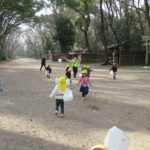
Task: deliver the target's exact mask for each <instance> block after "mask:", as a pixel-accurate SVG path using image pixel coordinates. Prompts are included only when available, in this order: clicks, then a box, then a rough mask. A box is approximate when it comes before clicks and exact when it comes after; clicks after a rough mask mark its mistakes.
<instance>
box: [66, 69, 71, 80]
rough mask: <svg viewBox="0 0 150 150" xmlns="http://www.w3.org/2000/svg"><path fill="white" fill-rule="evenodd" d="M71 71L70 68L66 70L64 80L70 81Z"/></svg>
mask: <svg viewBox="0 0 150 150" xmlns="http://www.w3.org/2000/svg"><path fill="white" fill-rule="evenodd" d="M71 71H72V69H71V68H68V69H67V71H66V78H68V79H70V80H71Z"/></svg>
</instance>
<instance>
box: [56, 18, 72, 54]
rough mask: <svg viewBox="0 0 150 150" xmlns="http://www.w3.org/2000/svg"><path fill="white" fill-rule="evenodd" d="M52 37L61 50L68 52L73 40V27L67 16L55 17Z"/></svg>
mask: <svg viewBox="0 0 150 150" xmlns="http://www.w3.org/2000/svg"><path fill="white" fill-rule="evenodd" d="M54 39H55V40H56V41H58V42H59V44H60V47H61V52H63V53H68V52H69V51H70V50H71V47H72V46H73V45H74V42H75V29H74V25H73V24H72V22H71V21H70V19H69V18H65V17H62V16H61V17H58V18H57V19H56V34H55V36H54Z"/></svg>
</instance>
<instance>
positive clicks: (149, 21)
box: [144, 0, 150, 33]
mask: <svg viewBox="0 0 150 150" xmlns="http://www.w3.org/2000/svg"><path fill="white" fill-rule="evenodd" d="M144 3H145V7H146V18H147V21H148V27H149V33H150V15H149V14H150V6H149V4H148V0H144Z"/></svg>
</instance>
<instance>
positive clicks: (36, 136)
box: [0, 59, 150, 150]
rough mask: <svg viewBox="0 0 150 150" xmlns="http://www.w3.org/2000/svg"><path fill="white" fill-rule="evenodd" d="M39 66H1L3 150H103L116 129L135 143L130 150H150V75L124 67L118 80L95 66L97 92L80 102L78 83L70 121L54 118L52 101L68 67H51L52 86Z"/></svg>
mask: <svg viewBox="0 0 150 150" xmlns="http://www.w3.org/2000/svg"><path fill="white" fill-rule="evenodd" d="M39 63H40V62H39V61H37V60H33V59H18V60H15V61H12V62H8V63H6V64H0V77H1V78H3V79H4V81H5V87H6V90H5V92H3V93H0V150H90V148H91V147H92V146H93V145H95V144H103V141H104V139H105V136H106V134H107V131H108V129H109V128H111V127H112V126H114V125H116V126H118V127H120V128H121V129H123V130H124V131H125V132H126V134H127V135H128V136H129V138H130V139H131V145H130V148H129V150H150V70H144V69H142V68H136V67H135V68H133V67H130V68H128V67H122V68H120V69H119V74H118V80H116V81H114V80H112V79H111V77H110V75H109V74H108V67H100V66H99V65H94V67H93V68H94V72H93V73H92V76H91V80H92V82H93V87H92V88H91V92H90V94H89V96H88V99H87V100H86V101H83V100H81V96H80V93H79V92H78V88H79V87H77V86H76V82H77V80H73V92H74V97H75V98H74V100H73V101H72V102H68V103H65V115H66V116H65V117H64V118H60V117H56V116H55V115H54V104H55V101H54V100H49V98H48V95H49V93H50V91H51V90H52V89H53V87H54V78H55V77H58V76H61V75H63V74H64V66H65V64H63V63H62V64H58V63H51V64H52V68H53V73H52V77H51V79H50V80H48V79H47V78H46V77H45V76H44V71H42V72H40V71H39Z"/></svg>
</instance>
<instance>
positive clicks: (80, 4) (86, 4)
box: [52, 0, 92, 52]
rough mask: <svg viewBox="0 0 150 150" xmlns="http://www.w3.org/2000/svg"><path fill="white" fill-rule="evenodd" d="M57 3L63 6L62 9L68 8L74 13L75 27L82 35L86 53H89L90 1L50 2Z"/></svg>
mask: <svg viewBox="0 0 150 150" xmlns="http://www.w3.org/2000/svg"><path fill="white" fill-rule="evenodd" d="M52 1H57V4H58V5H63V6H64V7H69V8H71V9H72V10H74V11H75V12H76V16H77V17H76V21H75V22H76V23H75V24H76V26H78V27H79V29H80V30H81V31H82V32H83V34H84V39H85V46H86V47H87V49H88V51H89V52H91V46H90V42H89V37H88V31H89V27H90V21H91V18H90V14H91V13H92V12H91V6H92V0H52Z"/></svg>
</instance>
